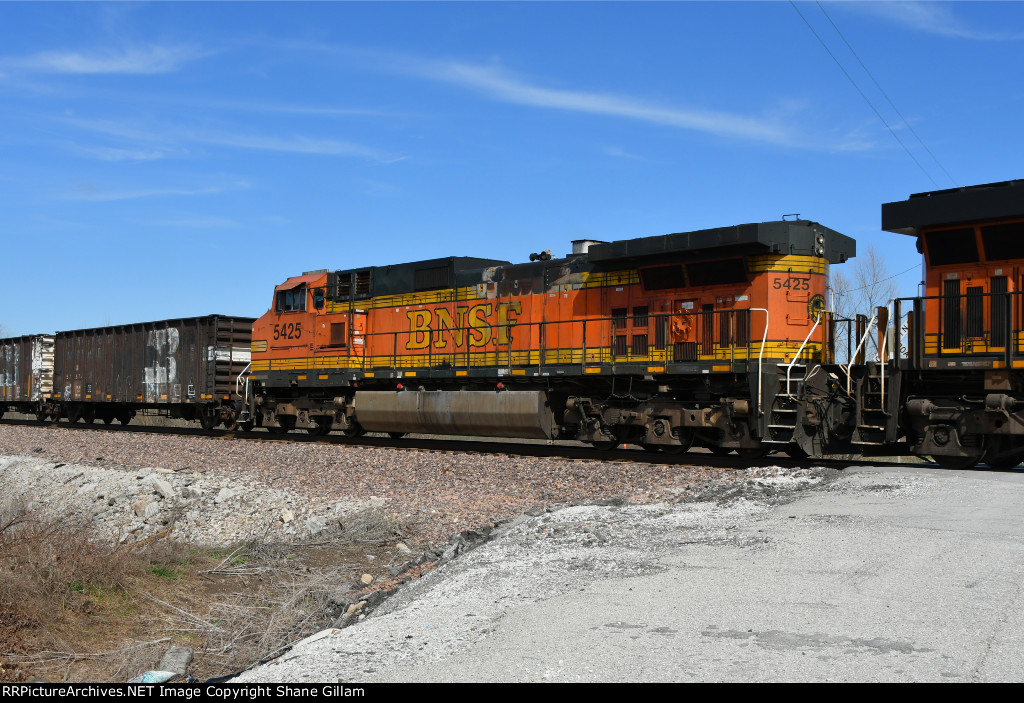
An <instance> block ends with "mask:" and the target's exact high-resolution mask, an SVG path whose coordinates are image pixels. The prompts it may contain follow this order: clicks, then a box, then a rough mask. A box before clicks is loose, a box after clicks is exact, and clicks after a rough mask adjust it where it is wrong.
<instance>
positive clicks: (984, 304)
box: [0, 181, 1024, 467]
mask: <svg viewBox="0 0 1024 703" xmlns="http://www.w3.org/2000/svg"><path fill="white" fill-rule="evenodd" d="M882 227H883V229H885V230H887V231H890V232H893V233H895V234H899V235H909V236H913V237H915V238H916V239H917V243H918V250H919V251H920V252H921V253H922V254H923V258H924V262H923V271H924V275H923V279H924V281H923V283H924V287H925V288H924V295H920V296H918V297H915V298H906V299H897V300H893V301H890V303H889V305H888V306H886V307H882V308H879V309H878V310H877V311H875V312H874V313H873V314H871V315H870V317H869V316H867V315H863V316H862V315H858V316H857V319H856V320H855V321H840V320H836V319H834V318H833V316H832V314H831V313H830V312H829V311H828V310H827V305H826V303H827V300H828V295H829V287H828V269H829V265H830V264H836V263H841V262H844V261H846V260H847V259H849V258H851V257H853V256H854V255H855V243H854V241H853V240H852V239H850V238H849V237H846V236H844V235H842V234H840V233H838V232H835V231H833V230H831V229H829V228H827V227H823V226H821V225H819V224H817V223H815V222H810V221H806V220H799V219H794V220H786V219H784V220H782V221H777V222H764V223H758V224H748V225H739V226H736V227H724V228H718V229H709V230H701V231H696V232H684V233H677V234H669V235H664V236H657V237H644V238H639V239H630V240H623V241H616V242H598V241H589V240H584V241H577V242H573V252H572V254H569V255H567V256H566V257H564V258H560V259H553V258H552V257H551V255H550V252H543V253H540V254H533V255H531V256H530V261H529V262H528V263H510V262H507V261H496V260H489V259H473V258H467V257H448V258H442V259H431V260H427V261H417V262H412V263H404V264H394V265H389V266H372V267H364V268H354V269H343V270H324V271H315V272H309V273H306V274H303V275H302V276H297V277H295V278H290V279H288V280H287V281H285V282H284V283H283V284H281V285H279V286H277V287H276V288H275V290H274V296H273V299H272V301H271V309H270V310H269V311H268V312H267V313H266V314H265V315H264V316H263V317H261V318H259V319H258V320H255V321H253V320H252V319H251V318H228V317H223V316H210V317H208V318H193V319H191V320H171V321H165V322H161V323H146V324H143V325H128V326H123V327H116V328H101V329H99V330H78V331H75V332H61V333H58V334H57V335H55V336H53V335H34V336H30V337H19V338H14V339H7V340H0V415H2V413H3V412H4V411H5V410H15V411H20V412H29V413H34V414H36V416H37V417H38V418H39V419H40V420H57V419H60V418H62V417H63V418H67V419H69V420H72V421H74V420H78V419H83V420H85V421H93V420H95V419H102V420H104V421H106V422H111V421H112V420H114V419H118V420H120V421H121V422H128V421H130V420H131V419H132V417H133V416H134V415H135V413H136V412H140V411H144V412H150V413H152V412H156V413H161V414H166V415H170V416H172V417H180V418H185V419H192V420H197V421H199V422H201V423H202V424H203V426H204V427H212V426H213V425H215V424H217V423H222V424H224V425H225V426H227V427H235V426H236V425H238V426H241V427H242V428H246V429H249V428H253V427H255V426H262V427H265V428H267V429H269V430H271V431H274V432H287V431H289V430H293V429H302V430H305V431H308V432H311V433H327V432H331V431H333V430H337V431H340V432H343V433H345V434H346V435H349V436H359V435H361V434H363V433H364V432H368V431H370V432H387V433H390V434H391V435H392V436H396V437H397V436H401V435H403V434H405V433H408V432H417V433H428V434H445V435H468V436H495V437H523V438H531V437H532V438H538V439H575V440H580V441H583V442H588V443H590V444H592V445H593V446H595V447H601V448H611V447H615V446H617V445H619V444H622V443H631V444H636V445H640V446H642V447H644V448H645V449H648V450H651V451H662V452H670V453H675V452H684V451H686V450H687V449H689V448H690V447H691V446H695V445H696V446H703V447H707V448H708V449H710V450H711V451H712V452H715V453H726V452H729V451H733V450H735V451H738V452H740V453H741V454H743V455H746V456H750V457H755V456H760V455H763V454H764V453H766V452H769V451H773V450H779V451H785V452H787V453H789V454H791V455H794V456H804V455H815V456H820V455H825V454H846V455H850V454H854V455H871V454H874V455H893V454H912V455H917V456H921V457H928V458H931V459H934V460H935V461H937V462H938V463H939V464H941V465H943V466H948V467H968V466H972V465H974V464H977V463H988V464H989V465H990V466H995V467H1012V466H1016V465H1017V464H1018V463H1020V462H1021V461H1024V337H1022V334H1021V329H1022V326H1024V300H1022V295H1024V181H1009V182H1004V183H993V184H987V185H979V186H970V187H964V188H957V189H953V190H944V191H934V192H929V193H920V194H916V195H912V196H911V197H910V198H909V199H907V200H905V201H899V202H894V203H888V204H885V205H883V206H882ZM853 322H855V326H856V331H855V332H853V330H851V335H850V349H849V353H848V355H847V356H846V357H845V358H842V359H837V358H836V357H835V354H834V346H835V344H834V340H835V337H836V333H835V331H836V329H837V326H838V325H840V324H845V323H853ZM250 353H251V356H250ZM250 360H251V363H250Z"/></svg>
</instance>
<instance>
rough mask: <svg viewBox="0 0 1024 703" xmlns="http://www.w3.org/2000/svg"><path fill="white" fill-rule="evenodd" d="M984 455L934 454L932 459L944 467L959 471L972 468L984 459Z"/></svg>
mask: <svg viewBox="0 0 1024 703" xmlns="http://www.w3.org/2000/svg"><path fill="white" fill-rule="evenodd" d="M984 459H985V458H984V456H941V455H936V456H932V461H934V462H935V463H936V464H938V465H939V466H941V467H942V468H944V469H949V470H951V471H958V470H960V469H972V468H974V465H975V464H979V463H981V462H982V461H984Z"/></svg>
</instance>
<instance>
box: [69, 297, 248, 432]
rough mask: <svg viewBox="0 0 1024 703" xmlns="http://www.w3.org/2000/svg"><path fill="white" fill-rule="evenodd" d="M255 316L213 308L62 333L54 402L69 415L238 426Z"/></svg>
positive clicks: (73, 417)
mask: <svg viewBox="0 0 1024 703" xmlns="http://www.w3.org/2000/svg"><path fill="white" fill-rule="evenodd" d="M252 323H253V318H251V317H228V316H224V315H208V316H206V317H192V318H184V319H174V320H161V321H157V322H142V323H135V324H129V325H114V326H110V327H98V328H90V329H81V330H70V331H65V332H58V333H57V334H56V337H55V339H54V362H53V394H52V403H51V404H52V405H54V406H56V407H57V408H58V410H57V412H58V413H59V415H57V417H60V416H63V417H66V418H67V419H68V420H69V421H70V422H77V421H79V420H84V421H85V422H94V421H96V420H101V421H103V422H105V423H108V424H109V423H111V422H113V421H114V420H117V421H118V422H120V423H121V424H127V423H129V422H130V421H131V420H132V418H134V417H135V415H136V414H137V413H138V412H147V413H150V414H159V415H165V416H168V417H172V418H180V419H185V420H194V421H197V422H199V423H200V424H201V425H202V426H203V427H205V428H207V429H209V428H212V427H214V426H216V425H218V424H223V425H224V426H226V427H229V428H233V427H234V426H235V420H236V415H237V412H236V404H237V401H238V397H237V396H236V390H237V385H236V380H237V378H238V376H239V375H241V373H242V372H243V371H244V370H245V368H246V367H247V366H248V364H249V355H250V352H249V343H250V334H251V330H252ZM55 419H56V418H55Z"/></svg>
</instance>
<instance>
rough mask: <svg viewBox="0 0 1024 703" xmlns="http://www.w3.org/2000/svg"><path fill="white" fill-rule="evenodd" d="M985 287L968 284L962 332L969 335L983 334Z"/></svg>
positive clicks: (977, 335) (978, 335) (979, 335)
mask: <svg viewBox="0 0 1024 703" xmlns="http://www.w3.org/2000/svg"><path fill="white" fill-rule="evenodd" d="M984 309H985V289H984V288H982V287H981V286H968V288H967V302H966V310H965V311H964V312H965V314H964V333H965V334H966V336H967V337H968V338H970V337H984V336H985V316H984Z"/></svg>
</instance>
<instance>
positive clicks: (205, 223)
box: [144, 216, 240, 229]
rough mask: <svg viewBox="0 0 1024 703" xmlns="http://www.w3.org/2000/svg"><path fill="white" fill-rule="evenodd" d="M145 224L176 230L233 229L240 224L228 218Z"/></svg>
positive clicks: (163, 221)
mask: <svg viewBox="0 0 1024 703" xmlns="http://www.w3.org/2000/svg"><path fill="white" fill-rule="evenodd" d="M144 224H147V225H151V226H153V227H174V228H176V229H233V228H235V227H239V226H240V225H239V223H238V222H237V221H235V220H232V219H230V218H227V217H216V216H209V217H202V216H200V217H183V218H181V219H172V220H154V221H151V222H146V223H144Z"/></svg>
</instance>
